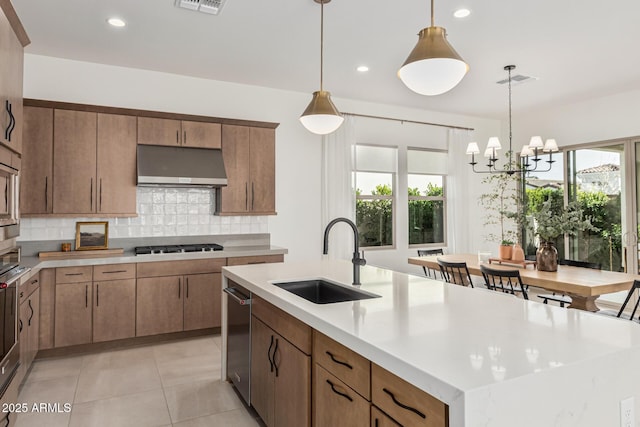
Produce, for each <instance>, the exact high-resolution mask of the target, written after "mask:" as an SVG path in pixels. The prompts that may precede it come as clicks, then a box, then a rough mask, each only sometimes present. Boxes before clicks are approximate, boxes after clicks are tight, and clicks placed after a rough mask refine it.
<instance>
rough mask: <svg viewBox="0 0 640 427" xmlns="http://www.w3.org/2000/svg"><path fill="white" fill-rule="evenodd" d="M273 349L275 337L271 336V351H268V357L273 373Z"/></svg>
mask: <svg viewBox="0 0 640 427" xmlns="http://www.w3.org/2000/svg"><path fill="white" fill-rule="evenodd" d="M272 348H273V335H271V344H269V350H267V357H268V358H269V365H271V372H273V360H271V349H272Z"/></svg>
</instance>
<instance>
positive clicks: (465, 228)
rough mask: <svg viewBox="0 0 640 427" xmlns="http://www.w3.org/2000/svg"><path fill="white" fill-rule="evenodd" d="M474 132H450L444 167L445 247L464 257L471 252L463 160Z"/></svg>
mask: <svg viewBox="0 0 640 427" xmlns="http://www.w3.org/2000/svg"><path fill="white" fill-rule="evenodd" d="M473 136H474V135H473V132H472V131H468V130H463V129H449V141H448V144H449V147H448V163H449V164H448V165H447V166H448V167H447V171H448V172H447V189H446V191H447V194H446V198H447V208H448V215H447V216H448V222H447V241H448V244H447V247H448V251H449V253H467V252H469V251H470V250H471V247H472V245H471V242H470V239H469V236H470V231H471V230H470V227H469V216H470V215H473V213H472V212H470V211H469V205H468V204H467V203H466V202H465V200H466V198H467V197H468V196H469V192H468V191H467V188H468V182H467V179H468V174H469V169H470V166H469V165H468V164H467V163H468V162H467V161H466V160H465V157H466V155H465V151H466V149H467V144H468V143H469V142H470V141H472V140H473Z"/></svg>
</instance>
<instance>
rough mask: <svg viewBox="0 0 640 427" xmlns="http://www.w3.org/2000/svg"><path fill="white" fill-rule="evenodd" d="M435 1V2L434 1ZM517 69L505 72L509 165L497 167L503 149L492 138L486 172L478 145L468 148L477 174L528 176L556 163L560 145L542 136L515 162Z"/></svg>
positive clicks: (534, 138)
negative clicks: (513, 89)
mask: <svg viewBox="0 0 640 427" xmlns="http://www.w3.org/2000/svg"><path fill="white" fill-rule="evenodd" d="M432 1H433V0H432ZM515 68H516V66H515V65H506V66H505V67H504V70H505V71H507V72H508V73H509V79H508V83H509V151H507V153H506V154H507V157H508V163H507V164H506V165H505V166H504V167H503V168H502V169H498V168H497V167H496V164H497V161H498V158H497V155H496V152H497V151H498V150H500V149H501V148H502V146H501V144H500V140H499V139H498V137H495V136H492V137H491V138H489V141H488V142H487V148H486V149H485V151H484V157H487V158H488V161H489V163H488V164H487V169H486V170H476V165H477V164H478V163H477V162H476V161H475V155H476V154H478V153H479V151H480V150H479V149H478V150H477V151H475V150H474V149H473V148H474V147H473V146H472V144H475V146H476V147H477V143H475V142H473V143H469V145H468V146H467V152H466V154H471V162H470V163H469V164H470V165H471V167H472V169H473V172H475V173H506V174H509V175H512V174H514V173H519V174H522V175H524V174H527V173H529V172H549V171H550V170H551V167H552V164H553V163H554V162H555V160H553V153H554V152H557V151H559V148H558V144H557V142H556V140H555V139H553V138H550V139H547V140H546V141H545V143H544V144H543V143H542V141H543V140H542V137H541V136H537V135H536V136H533V137H531V139H530V141H529V145H524V146H523V147H522V151H521V152H520V155H519V158H518V159H517V160H518V161H517V163H516V162H514V160H513V154H514V153H513V131H512V120H511V81H512V79H511V72H512V71H513V70H514V69H515ZM540 152H544V153H549V160H547V161H546V163H548V164H549V166H548V167H547V169H545V170H542V169H538V162H539V161H540V160H542V159H541V158H540V157H539V156H538V154H539V153H540ZM529 158H531V160H533V166H532V165H531V164H530V163H529Z"/></svg>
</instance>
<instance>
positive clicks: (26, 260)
mask: <svg viewBox="0 0 640 427" xmlns="http://www.w3.org/2000/svg"><path fill="white" fill-rule="evenodd" d="M287 252H288V251H287V249H285V248H281V247H278V246H271V245H259V246H233V247H228V248H225V249H224V250H221V251H209V252H183V253H172V254H157V255H135V254H134V253H133V251H125V252H124V253H123V254H122V255H110V256H105V257H91V258H73V259H52V260H49V259H47V260H43V259H40V258H38V257H37V256H27V257H22V258H21V260H20V265H21V266H25V267H30V268H31V271H30V272H29V273H28V274H27V275H26V276H24V279H23V281H26V280H28V279H29V278H30V277H31V276H33V275H35V274H36V273H37V272H38V271H40V270H41V269H43V268H56V267H77V266H86V265H104V264H126V263H143V262H162V261H180V260H183V261H186V260H191V259H209V258H232V257H245V256H262V255H284V254H286V253H287Z"/></svg>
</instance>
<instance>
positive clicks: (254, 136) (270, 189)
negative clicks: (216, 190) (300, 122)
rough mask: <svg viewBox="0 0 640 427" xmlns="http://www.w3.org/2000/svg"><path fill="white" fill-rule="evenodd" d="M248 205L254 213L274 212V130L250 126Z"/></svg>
mask: <svg viewBox="0 0 640 427" xmlns="http://www.w3.org/2000/svg"><path fill="white" fill-rule="evenodd" d="M250 129H251V149H250V161H249V170H250V171H251V184H250V187H251V188H250V193H251V194H250V199H249V200H250V201H251V202H250V204H251V205H250V206H249V210H250V211H252V212H254V213H263V214H275V213H276V133H275V132H276V131H275V129H265V128H253V127H252V128H250Z"/></svg>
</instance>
